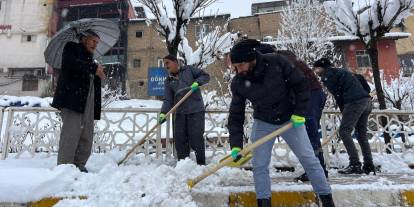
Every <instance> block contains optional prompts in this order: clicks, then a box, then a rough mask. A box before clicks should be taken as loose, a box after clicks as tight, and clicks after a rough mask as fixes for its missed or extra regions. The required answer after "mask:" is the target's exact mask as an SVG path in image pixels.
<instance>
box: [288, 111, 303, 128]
mask: <svg viewBox="0 0 414 207" xmlns="http://www.w3.org/2000/svg"><path fill="white" fill-rule="evenodd" d="M290 121H291V122H292V124H293V128H297V127H300V126H302V125H304V124H305V121H306V119H305V117H303V116H298V115H294V114H293V115H292V116H291V117H290Z"/></svg>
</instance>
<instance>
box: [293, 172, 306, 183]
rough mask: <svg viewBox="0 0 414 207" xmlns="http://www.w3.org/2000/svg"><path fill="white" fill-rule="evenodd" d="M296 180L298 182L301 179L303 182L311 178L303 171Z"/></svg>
mask: <svg viewBox="0 0 414 207" xmlns="http://www.w3.org/2000/svg"><path fill="white" fill-rule="evenodd" d="M295 181H296V182H298V181H301V182H308V181H309V178H308V175H307V174H306V173H303V174H302V175H300V176H299V177H296V178H295Z"/></svg>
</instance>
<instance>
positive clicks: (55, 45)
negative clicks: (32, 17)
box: [44, 18, 120, 68]
mask: <svg viewBox="0 0 414 207" xmlns="http://www.w3.org/2000/svg"><path fill="white" fill-rule="evenodd" d="M86 30H92V31H94V32H95V33H96V34H98V35H99V37H100V39H101V40H100V42H99V44H98V46H97V48H96V51H95V54H94V56H95V58H98V57H100V56H102V55H104V54H105V53H106V52H108V51H109V49H111V47H113V46H114V45H115V43H116V42H117V41H118V38H119V33H120V31H119V27H118V25H117V24H116V23H114V22H112V21H109V20H106V19H99V18H88V19H80V20H77V21H73V22H70V23H69V24H68V25H66V26H65V27H63V29H61V30H60V31H59V32H57V33H56V34H55V35H54V36H53V38H52V40H51V41H50V43H49V44H48V46H47V48H46V50H45V52H44V55H45V59H46V62H47V63H48V64H49V65H50V66H52V67H53V68H61V66H62V53H63V48H64V47H65V45H66V43H67V42H79V35H80V34H81V33H82V32H84V31H86Z"/></svg>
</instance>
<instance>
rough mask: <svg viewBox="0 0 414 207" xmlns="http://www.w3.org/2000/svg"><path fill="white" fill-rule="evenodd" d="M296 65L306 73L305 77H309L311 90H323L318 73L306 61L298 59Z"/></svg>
mask: <svg viewBox="0 0 414 207" xmlns="http://www.w3.org/2000/svg"><path fill="white" fill-rule="evenodd" d="M296 67H297V68H299V69H300V70H301V71H302V72H303V74H304V75H305V77H306V78H307V79H308V81H309V84H310V90H311V91H313V90H321V89H322V85H321V83H320V82H319V79H318V77H317V76H316V74H315V73H314V72H313V71H312V69H310V68H309V67H308V66H307V65H306V63H304V62H303V61H296Z"/></svg>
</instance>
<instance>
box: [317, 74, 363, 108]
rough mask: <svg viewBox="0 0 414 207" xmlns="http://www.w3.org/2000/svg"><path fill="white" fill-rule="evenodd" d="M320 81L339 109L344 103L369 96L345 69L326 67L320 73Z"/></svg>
mask: <svg viewBox="0 0 414 207" xmlns="http://www.w3.org/2000/svg"><path fill="white" fill-rule="evenodd" d="M322 82H323V84H324V85H325V86H326V88H327V89H328V90H329V92H330V93H331V94H332V95H333V97H334V99H335V101H336V104H337V105H338V106H339V108H340V109H341V110H342V109H343V108H344V105H345V104H348V103H352V102H354V101H358V100H361V99H364V98H369V95H368V92H367V91H366V90H365V89H364V88H363V87H362V85H361V83H360V82H359V80H358V79H357V78H356V77H355V76H354V75H352V73H351V72H350V71H348V70H346V69H339V68H326V69H325V71H324V73H323V75H322Z"/></svg>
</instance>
